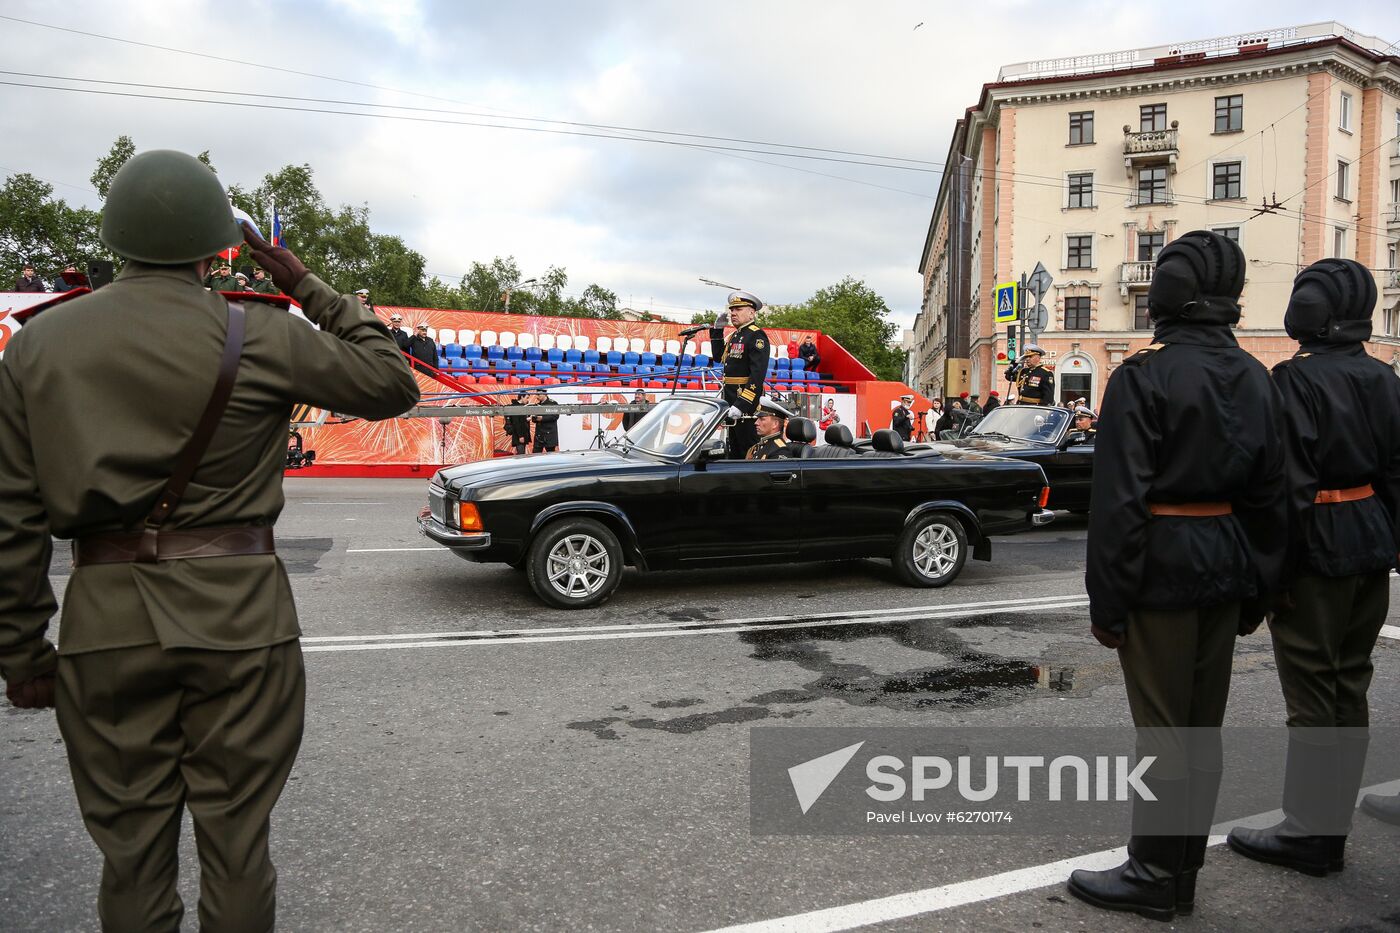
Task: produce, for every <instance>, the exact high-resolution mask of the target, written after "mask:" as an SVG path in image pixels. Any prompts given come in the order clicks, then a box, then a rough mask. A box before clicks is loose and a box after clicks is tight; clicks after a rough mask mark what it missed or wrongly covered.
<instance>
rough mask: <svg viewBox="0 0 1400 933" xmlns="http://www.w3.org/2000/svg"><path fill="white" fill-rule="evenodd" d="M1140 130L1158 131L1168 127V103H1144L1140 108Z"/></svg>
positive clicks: (1146, 131) (1147, 131) (1145, 131)
mask: <svg viewBox="0 0 1400 933" xmlns="http://www.w3.org/2000/svg"><path fill="white" fill-rule="evenodd" d="M1138 115H1139V117H1138V124H1139V130H1140V132H1143V133H1156V132H1159V131H1161V130H1164V129H1166V128H1167V105H1166V104H1143V105H1142V106H1141V107H1139V108H1138Z"/></svg>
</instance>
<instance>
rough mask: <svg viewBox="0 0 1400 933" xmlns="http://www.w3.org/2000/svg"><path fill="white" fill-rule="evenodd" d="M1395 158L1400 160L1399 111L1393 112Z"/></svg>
mask: <svg viewBox="0 0 1400 933" xmlns="http://www.w3.org/2000/svg"><path fill="white" fill-rule="evenodd" d="M1395 158H1397V159H1400V110H1397V111H1395Z"/></svg>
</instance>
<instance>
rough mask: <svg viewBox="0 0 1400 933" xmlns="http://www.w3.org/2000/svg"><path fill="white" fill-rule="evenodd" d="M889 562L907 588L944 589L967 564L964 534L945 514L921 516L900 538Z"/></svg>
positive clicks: (953, 518)
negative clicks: (908, 586)
mask: <svg viewBox="0 0 1400 933" xmlns="http://www.w3.org/2000/svg"><path fill="white" fill-rule="evenodd" d="M892 563H893V564H894V570H895V574H896V575H897V576H898V577H899V579H900V580H901V581H902V582H904V583H907V584H908V585H910V586H924V587H934V586H947V585H948V584H949V583H952V582H953V580H955V579H956V578H957V576H958V574H959V573H961V572H962V568H963V564H965V563H967V532H966V531H964V530H963V526H962V522H960V521H958V520H957V518H955V517H954V516H952V515H949V514H948V513H946V512H933V513H931V514H928V515H924V516H921V517H920V518H918V519H916V520H915V521H913V522H911V523H910V525H909V527H908V528H905V529H904V534H902V535H900V537H899V544H898V545H896V547H895V552H894V558H893V560H892Z"/></svg>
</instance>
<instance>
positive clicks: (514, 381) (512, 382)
mask: <svg viewBox="0 0 1400 933" xmlns="http://www.w3.org/2000/svg"><path fill="white" fill-rule="evenodd" d="M499 381H501V382H504V383H505V384H506V385H508V386H518V385H520V377H519V376H506V377H505V379H502V380H499Z"/></svg>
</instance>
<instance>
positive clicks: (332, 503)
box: [293, 499, 389, 505]
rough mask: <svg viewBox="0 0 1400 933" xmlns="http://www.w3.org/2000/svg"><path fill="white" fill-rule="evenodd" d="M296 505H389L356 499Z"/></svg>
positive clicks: (298, 503)
mask: <svg viewBox="0 0 1400 933" xmlns="http://www.w3.org/2000/svg"><path fill="white" fill-rule="evenodd" d="M293 501H295V500H293ZM296 504H297V505H388V504H389V503H387V502H361V501H359V500H358V499H355V500H351V501H349V502H331V501H320V502H304V501H303V502H297V503H296Z"/></svg>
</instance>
